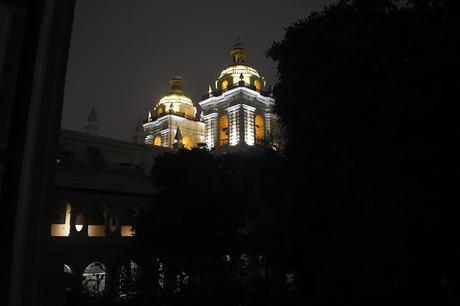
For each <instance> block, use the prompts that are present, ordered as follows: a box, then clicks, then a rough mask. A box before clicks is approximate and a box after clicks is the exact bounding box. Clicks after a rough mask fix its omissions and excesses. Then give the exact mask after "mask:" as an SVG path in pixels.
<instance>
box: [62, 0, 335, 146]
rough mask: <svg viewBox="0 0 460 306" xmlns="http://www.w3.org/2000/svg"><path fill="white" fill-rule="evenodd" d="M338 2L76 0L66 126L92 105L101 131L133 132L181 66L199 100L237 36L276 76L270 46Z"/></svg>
mask: <svg viewBox="0 0 460 306" xmlns="http://www.w3.org/2000/svg"><path fill="white" fill-rule="evenodd" d="M332 2H335V1H334V0H284V1H274V0H270V1H268V0H265V1H264V0H252V1H210V0H195V1H192V0H187V1H186V0H183V1H181V0H176V1H156V0H97V1H94V0H77V5H76V10H75V19H74V28H73V34H72V41H71V48H70V55H69V65H68V70H67V80H66V89H65V97H64V112H63V117H62V127H63V128H66V129H72V130H80V129H81V127H82V126H83V124H84V123H85V122H86V120H87V117H88V114H89V111H90V109H91V107H92V106H93V105H94V106H95V107H96V111H97V114H98V117H99V118H98V119H99V125H100V131H99V132H100V135H101V136H106V137H111V138H117V139H122V140H130V139H131V134H132V132H133V130H134V127H135V124H136V122H137V118H138V117H139V116H142V117H146V114H147V111H148V110H149V109H152V108H153V105H154V103H156V102H157V101H158V100H159V99H160V98H161V97H162V96H163V95H164V94H165V93H166V92H167V91H168V89H169V80H170V79H171V77H172V76H173V75H174V73H175V71H176V69H178V70H179V73H180V75H181V76H182V77H183V79H184V91H185V94H186V95H188V96H189V97H191V98H192V100H193V101H194V102H195V103H198V102H199V101H200V97H201V96H202V95H204V94H206V93H207V90H208V84H209V83H212V82H214V81H215V79H216V77H217V76H218V74H219V73H220V72H221V71H222V69H224V68H225V67H226V66H228V65H229V64H230V63H231V57H230V54H229V52H230V49H231V48H232V46H233V44H234V43H235V41H236V37H240V41H241V42H242V43H243V45H244V46H245V48H246V50H247V53H248V56H247V61H246V62H247V63H248V65H250V66H253V67H254V68H256V69H257V70H258V71H259V73H261V74H262V75H264V76H265V79H266V80H267V81H268V82H269V83H270V84H273V83H275V82H276V67H275V63H273V62H272V61H271V60H270V59H267V58H266V57H265V52H266V50H267V49H268V48H269V47H270V46H271V44H272V42H273V41H279V40H281V39H282V38H283V35H284V30H285V28H286V27H287V26H289V25H290V24H291V23H293V22H294V21H295V20H297V19H299V18H302V17H305V16H307V15H308V13H310V12H312V11H315V10H320V9H322V8H323V7H324V5H326V4H329V3H332Z"/></svg>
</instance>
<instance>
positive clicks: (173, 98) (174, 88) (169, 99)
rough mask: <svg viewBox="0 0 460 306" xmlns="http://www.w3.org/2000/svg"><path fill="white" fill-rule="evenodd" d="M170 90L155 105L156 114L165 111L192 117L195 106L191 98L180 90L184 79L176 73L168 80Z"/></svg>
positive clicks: (194, 112)
mask: <svg viewBox="0 0 460 306" xmlns="http://www.w3.org/2000/svg"><path fill="white" fill-rule="evenodd" d="M169 84H170V85H171V90H170V91H169V92H168V94H167V95H166V96H164V97H163V98H161V99H160V101H159V102H158V104H157V106H156V110H157V114H158V116H161V115H163V114H167V113H171V112H172V113H174V114H176V115H182V116H185V117H194V116H195V115H196V108H195V106H194V105H193V102H192V100H191V99H190V98H189V97H187V96H185V95H184V93H183V91H182V86H183V84H184V81H183V80H182V78H181V77H180V76H179V75H177V73H176V76H175V77H174V78H172V79H171V81H169Z"/></svg>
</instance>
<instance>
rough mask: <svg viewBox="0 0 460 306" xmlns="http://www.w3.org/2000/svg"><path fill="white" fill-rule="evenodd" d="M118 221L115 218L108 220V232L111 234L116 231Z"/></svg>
mask: <svg viewBox="0 0 460 306" xmlns="http://www.w3.org/2000/svg"><path fill="white" fill-rule="evenodd" d="M117 227H118V219H117V217H115V216H111V217H110V219H109V230H110V231H111V232H112V233H113V232H115V231H116V230H117Z"/></svg>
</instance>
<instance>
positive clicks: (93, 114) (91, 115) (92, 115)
mask: <svg viewBox="0 0 460 306" xmlns="http://www.w3.org/2000/svg"><path fill="white" fill-rule="evenodd" d="M88 121H89V122H97V115H96V108H95V107H94V106H93V108H91V111H90V113H89V116H88Z"/></svg>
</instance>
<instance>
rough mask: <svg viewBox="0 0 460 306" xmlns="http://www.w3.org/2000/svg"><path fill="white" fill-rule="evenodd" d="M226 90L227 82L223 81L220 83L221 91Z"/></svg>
mask: <svg viewBox="0 0 460 306" xmlns="http://www.w3.org/2000/svg"><path fill="white" fill-rule="evenodd" d="M227 88H228V81H227V80H224V81H223V82H222V91H225V90H227Z"/></svg>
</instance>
